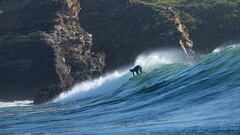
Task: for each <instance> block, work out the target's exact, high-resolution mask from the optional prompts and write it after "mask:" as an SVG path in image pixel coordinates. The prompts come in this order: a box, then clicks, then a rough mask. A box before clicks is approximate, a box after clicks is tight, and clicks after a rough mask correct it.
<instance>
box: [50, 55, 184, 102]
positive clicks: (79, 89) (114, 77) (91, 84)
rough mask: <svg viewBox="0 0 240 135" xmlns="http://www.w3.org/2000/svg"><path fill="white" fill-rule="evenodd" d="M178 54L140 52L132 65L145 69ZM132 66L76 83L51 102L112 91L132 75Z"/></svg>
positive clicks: (167, 62)
mask: <svg viewBox="0 0 240 135" xmlns="http://www.w3.org/2000/svg"><path fill="white" fill-rule="evenodd" d="M178 54H179V53H178V52H176V51H173V50H172V51H158V52H154V53H147V54H142V55H140V56H139V57H138V58H137V59H136V62H135V64H134V65H141V66H142V67H143V70H144V71H146V70H149V69H151V68H152V67H154V66H158V65H160V64H170V63H174V62H176V61H177V60H179V58H180V57H179V56H177V55H178ZM132 67H133V66H132ZM132 67H129V68H127V69H125V70H118V71H115V72H113V73H109V74H107V75H105V76H102V77H99V78H97V79H94V80H88V81H84V82H81V83H79V84H76V85H75V86H74V87H73V88H72V89H71V90H69V91H67V92H64V93H62V94H60V96H58V97H57V98H56V99H54V100H53V102H66V101H75V100H79V99H84V98H89V97H96V96H100V95H103V94H106V93H109V92H113V91H114V90H116V89H117V88H119V87H120V86H122V85H123V84H124V83H126V82H127V81H128V80H129V79H130V78H131V77H132V73H130V72H129V69H130V68H132Z"/></svg>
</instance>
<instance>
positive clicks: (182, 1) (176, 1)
mask: <svg viewBox="0 0 240 135" xmlns="http://www.w3.org/2000/svg"><path fill="white" fill-rule="evenodd" d="M140 1H143V2H147V3H153V4H156V5H164V6H170V5H171V6H182V5H183V6H184V5H188V6H191V5H193V6H195V5H212V4H234V3H239V2H240V0H140Z"/></svg>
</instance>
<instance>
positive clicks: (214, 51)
mask: <svg viewBox="0 0 240 135" xmlns="http://www.w3.org/2000/svg"><path fill="white" fill-rule="evenodd" d="M239 47H240V45H239V44H234V45H229V46H221V47H218V48H216V49H214V50H213V53H219V52H222V51H223V50H226V49H235V48H239Z"/></svg>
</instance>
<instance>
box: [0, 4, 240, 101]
mask: <svg viewBox="0 0 240 135" xmlns="http://www.w3.org/2000/svg"><path fill="white" fill-rule="evenodd" d="M239 15H240V14H239V6H238V4H236V5H235V4H234V5H214V6H209V7H207V8H206V7H205V6H196V5H194V6H174V7H164V6H155V5H151V4H146V3H142V2H139V1H136V0H135V1H133V0H35V1H32V0H22V1H19V0H0V20H1V21H0V35H1V36H0V75H1V76H0V100H1V101H2V100H3V101H6V100H24V99H32V100H35V103H42V102H46V101H49V100H51V99H52V98H54V97H55V96H57V95H58V94H59V93H61V92H62V91H65V90H67V89H69V88H70V87H71V86H72V85H73V84H74V83H75V82H76V81H83V80H87V79H89V78H92V77H96V76H99V75H101V74H102V73H105V72H107V71H111V70H114V69H116V68H119V67H122V66H125V65H128V64H131V63H133V62H134V60H135V58H136V57H137V55H139V54H140V53H142V52H144V51H147V50H154V49H159V48H160V49H161V48H182V49H183V53H184V52H185V53H186V54H187V55H188V54H189V53H190V52H192V49H194V50H195V51H196V52H199V53H202V52H203V53H207V52H210V51H211V50H213V49H214V48H215V47H216V46H218V45H220V44H221V43H223V42H225V41H230V40H235V41H236V40H238V39H239V35H237V34H236V33H239V31H240V29H239V25H238V24H239V21H240V17H239Z"/></svg>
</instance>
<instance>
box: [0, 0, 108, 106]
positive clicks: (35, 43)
mask: <svg viewBox="0 0 240 135" xmlns="http://www.w3.org/2000/svg"><path fill="white" fill-rule="evenodd" d="M0 9H1V11H2V13H1V14H0V20H2V21H1V22H0V23H1V25H0V31H1V33H0V34H1V37H0V51H1V53H0V63H1V64H0V74H1V76H0V84H1V85H0V87H1V88H0V89H1V91H0V99H1V100H23V99H35V102H36V103H40V102H44V101H48V100H49V99H51V98H53V97H54V96H56V95H57V94H59V93H60V92H61V91H62V90H66V89H67V88H68V87H70V86H72V85H73V83H74V81H76V80H80V81H81V80H86V79H88V78H90V77H91V76H93V75H97V74H99V73H101V71H102V69H103V67H104V54H102V53H97V52H93V51H91V47H92V35H91V34H90V33H87V32H86V31H84V29H83V28H82V27H81V26H80V24H79V23H78V21H79V16H78V15H79V12H80V3H79V2H78V1H77V0H66V1H54V0H36V1H30V0H23V1H18V0H11V1H8V0H2V1H0ZM34 97H35V98H34Z"/></svg>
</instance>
